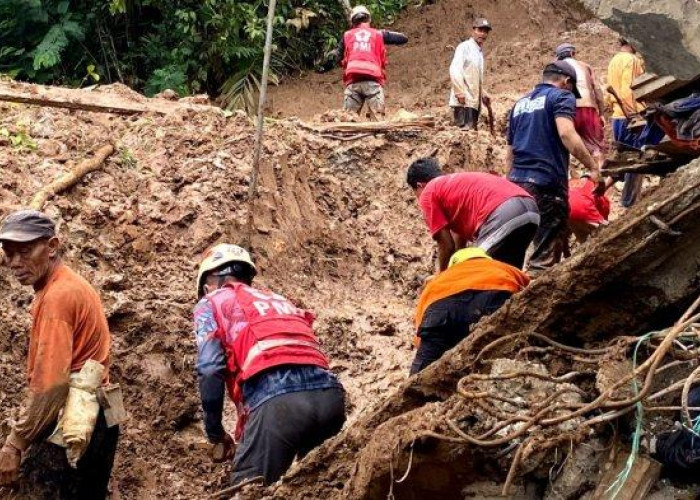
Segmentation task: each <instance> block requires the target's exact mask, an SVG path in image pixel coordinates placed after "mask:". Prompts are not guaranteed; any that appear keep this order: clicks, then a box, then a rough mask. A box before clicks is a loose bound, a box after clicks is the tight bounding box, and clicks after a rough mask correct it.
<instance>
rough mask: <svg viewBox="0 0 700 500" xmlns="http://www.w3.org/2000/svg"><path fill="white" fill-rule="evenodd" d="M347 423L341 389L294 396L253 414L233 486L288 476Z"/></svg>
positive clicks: (240, 448) (265, 405)
mask: <svg viewBox="0 0 700 500" xmlns="http://www.w3.org/2000/svg"><path fill="white" fill-rule="evenodd" d="M344 423H345V392H344V391H343V390H342V389H339V388H332V389H316V390H313V391H301V392H291V393H288V394H282V395H281V396H276V397H274V398H272V399H270V400H268V401H266V402H265V403H263V404H262V405H260V406H259V407H258V408H256V409H255V410H253V411H252V412H251V414H250V418H249V420H248V422H247V423H246V426H245V430H244V431H243V440H242V441H241V443H240V445H239V446H238V449H237V450H236V456H235V458H234V471H233V483H234V484H236V483H239V482H241V481H244V480H246V479H251V478H254V477H257V476H263V477H264V478H265V484H271V483H274V482H275V481H277V480H278V479H279V478H280V477H282V475H283V474H284V473H285V472H287V469H289V467H290V466H291V465H292V462H293V461H294V458H295V457H299V458H301V457H303V456H305V455H306V454H307V453H309V452H310V451H311V450H312V449H314V448H316V447H317V446H319V445H320V444H321V443H323V442H324V441H325V440H326V439H328V438H330V437H333V436H335V435H336V434H337V433H338V432H340V429H341V428H342V427H343V424H344Z"/></svg>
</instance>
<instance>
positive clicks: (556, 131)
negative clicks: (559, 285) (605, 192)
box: [507, 61, 604, 273]
mask: <svg viewBox="0 0 700 500" xmlns="http://www.w3.org/2000/svg"><path fill="white" fill-rule="evenodd" d="M577 97H578V90H577V89H576V70H575V69H574V68H573V67H572V66H571V65H570V64H569V63H567V62H565V61H555V62H553V63H551V64H548V65H547V66H546V67H545V69H544V72H543V78H542V83H540V84H538V85H537V86H536V87H535V89H534V90H533V91H532V92H530V93H529V94H527V95H526V96H524V97H523V98H521V99H520V100H519V101H518V102H516V103H515V106H514V107H513V109H512V111H511V112H510V117H509V123H508V145H509V147H508V158H507V162H508V164H509V165H510V174H509V176H508V178H509V179H510V180H511V181H512V182H514V183H516V184H518V185H520V186H521V187H523V188H524V189H525V190H526V191H527V192H529V193H530V194H531V195H532V196H533V197H534V198H535V201H537V206H538V208H539V210H540V226H539V228H538V230H537V233H536V234H535V238H534V240H533V246H534V251H533V254H532V256H531V257H530V261H529V264H528V269H529V271H530V272H534V273H537V272H539V271H542V270H545V269H547V268H549V267H551V266H553V265H554V264H556V263H557V262H559V261H560V260H561V255H562V249H563V235H564V233H565V229H566V224H567V220H568V216H569V201H568V185H569V154H573V155H574V157H576V159H578V160H579V161H580V162H581V163H582V164H583V166H584V168H585V169H586V170H588V175H589V176H590V177H591V179H592V180H593V181H594V182H596V183H598V184H599V187H598V188H597V189H598V190H600V189H603V188H604V187H603V186H602V184H601V183H600V181H601V179H600V171H599V168H598V164H597V163H596V161H595V160H594V159H593V157H592V156H591V154H590V153H589V152H588V149H586V146H585V144H584V143H583V140H582V139H581V137H580V136H579V135H578V133H577V132H576V129H575V128H574V117H575V116H576V98H577Z"/></svg>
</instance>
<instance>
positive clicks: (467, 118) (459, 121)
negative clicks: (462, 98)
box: [452, 107, 479, 130]
mask: <svg viewBox="0 0 700 500" xmlns="http://www.w3.org/2000/svg"><path fill="white" fill-rule="evenodd" d="M452 109H453V115H454V120H455V125H457V126H458V127H461V128H464V129H467V130H472V129H473V130H476V128H477V125H478V124H479V110H478V109H476V108H464V107H456V108H452Z"/></svg>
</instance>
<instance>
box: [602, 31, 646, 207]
mask: <svg viewBox="0 0 700 500" xmlns="http://www.w3.org/2000/svg"><path fill="white" fill-rule="evenodd" d="M619 43H620V50H619V51H618V53H617V54H615V55H614V56H613V58H612V59H611V60H610V64H608V85H609V86H610V87H612V89H613V90H614V92H615V93H616V94H617V96H618V97H619V98H620V102H618V101H617V100H616V99H613V100H612V101H613V114H612V120H611V122H612V133H613V139H614V140H615V142H618V143H620V144H624V145H625V146H628V147H631V148H634V149H639V147H640V146H641V144H639V142H640V141H639V136H638V135H637V134H635V133H633V132H631V131H630V130H629V129H628V125H629V120H628V117H629V116H632V115H635V114H637V113H639V112H641V111H643V110H644V105H643V104H641V103H639V102H637V101H636V100H635V99H634V93H633V92H632V82H633V81H634V79H635V78H637V77H638V76H640V75H642V74H643V73H644V63H643V62H642V59H641V58H640V57H639V56H638V55H637V50H636V49H635V48H634V46H633V45H632V44H631V43H630V42H628V41H627V40H626V39H625V38H623V37H620V39H619ZM643 180H644V176H643V175H641V174H632V173H628V174H625V185H624V187H623V189H622V196H621V197H620V204H621V205H622V206H623V207H631V206H632V205H634V203H635V202H636V201H637V199H638V198H639V195H640V194H641V192H642V181H643Z"/></svg>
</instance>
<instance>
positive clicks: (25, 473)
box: [17, 411, 119, 500]
mask: <svg viewBox="0 0 700 500" xmlns="http://www.w3.org/2000/svg"><path fill="white" fill-rule="evenodd" d="M54 428H55V425H53V426H51V427H50V432H53V430H54ZM49 435H50V434H47V435H46V436H43V437H42V439H41V440H40V441H37V442H35V443H34V444H32V446H31V447H30V448H29V450H28V452H27V455H26V458H25V459H24V461H23V462H22V466H21V469H20V472H21V475H20V482H19V487H18V491H17V498H31V499H32V500H55V499H60V500H104V499H105V498H106V497H107V492H108V491H107V488H108V486H109V477H110V475H111V474H112V466H113V465H114V456H115V454H116V452H117V442H118V441H119V426H115V427H112V428H107V423H106V422H105V417H104V414H103V413H102V411H100V415H99V417H98V418H97V424H96V425H95V430H94V432H93V433H92V438H91V440H90V445H89V446H88V449H87V450H86V451H85V454H84V455H83V456H82V458H81V459H80V460H79V461H78V468H77V469H73V468H72V467H71V466H70V465H69V464H68V459H67V458H66V450H65V448H61V447H60V446H57V445H55V444H52V443H49V442H47V441H46V438H47V437H48V436H49Z"/></svg>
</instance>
